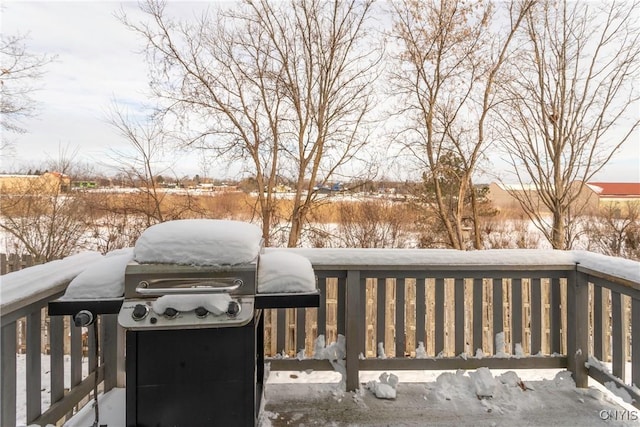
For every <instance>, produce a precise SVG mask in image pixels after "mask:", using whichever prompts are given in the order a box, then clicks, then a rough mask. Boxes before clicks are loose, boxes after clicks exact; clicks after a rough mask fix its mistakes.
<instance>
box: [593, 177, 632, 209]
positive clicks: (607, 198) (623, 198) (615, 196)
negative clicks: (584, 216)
mask: <svg viewBox="0 0 640 427" xmlns="http://www.w3.org/2000/svg"><path fill="white" fill-rule="evenodd" d="M587 187H588V188H589V189H590V190H591V191H593V192H594V194H596V195H597V196H598V200H599V204H600V205H602V204H604V203H616V202H622V203H626V202H640V182H589V183H588V184H587Z"/></svg>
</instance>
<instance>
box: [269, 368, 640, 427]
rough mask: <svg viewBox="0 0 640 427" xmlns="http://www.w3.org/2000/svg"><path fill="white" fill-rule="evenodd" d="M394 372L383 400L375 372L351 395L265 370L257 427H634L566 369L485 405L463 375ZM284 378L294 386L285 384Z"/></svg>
mask: <svg viewBox="0 0 640 427" xmlns="http://www.w3.org/2000/svg"><path fill="white" fill-rule="evenodd" d="M471 372H472V371H471ZM506 372H507V371H501V370H492V371H491V373H492V374H493V377H494V378H496V379H498V378H504V379H505V382H507V383H509V381H507V380H506V379H508V378H510V377H513V376H512V375H510V374H505V373H506ZM395 373H396V374H397V375H398V376H399V377H400V383H399V385H398V388H397V398H396V399H395V400H383V399H377V398H376V397H375V396H374V395H373V394H372V393H371V391H369V390H368V389H366V387H365V386H364V385H365V384H366V383H367V382H368V381H371V380H374V379H377V377H378V376H379V375H380V372H375V373H361V376H360V380H361V382H363V387H361V389H360V391H359V392H356V393H345V392H340V391H338V389H337V384H327V383H325V384H309V383H306V382H305V381H308V379H307V378H304V377H306V374H305V373H304V372H302V373H300V372H295V373H294V372H291V373H288V372H272V373H271V375H272V376H275V378H273V380H272V381H270V383H269V384H268V385H267V387H266V390H265V398H266V403H265V410H264V411H263V414H262V417H261V426H262V427H280V426H290V425H298V426H300V425H305V426H328V425H331V426H451V425H455V426H575V425H580V426H602V425H607V424H609V425H615V426H625V425H629V426H638V425H640V421H639V420H640V410H637V409H636V408H633V407H631V406H630V405H627V404H624V402H621V401H620V400H619V399H618V398H616V397H615V396H612V395H610V394H609V393H607V391H606V389H604V388H603V387H602V386H600V384H597V383H596V382H595V381H593V382H591V381H590V384H589V385H590V388H589V389H577V388H575V385H574V383H573V381H572V380H571V379H570V376H569V373H568V372H566V371H565V372H562V373H561V374H560V375H559V377H556V374H557V373H558V371H556V370H533V371H525V370H520V371H517V375H518V376H519V377H520V378H521V379H522V380H523V382H524V384H525V385H526V387H527V390H522V388H521V387H520V386H517V385H514V384H502V383H500V382H499V381H498V383H499V384H498V385H497V386H496V389H495V393H494V396H493V398H488V399H479V398H478V397H477V396H476V393H475V389H474V382H473V381H472V379H471V378H470V377H469V375H468V373H465V372H462V371H461V372H460V373H458V374H456V373H455V372H453V371H448V373H444V372H443V371H437V372H436V371H419V372H395ZM443 374H444V375H443ZM287 376H288V377H289V381H293V383H285V382H284V381H285V379H286V377H287ZM292 377H293V378H292ZM296 377H297V378H296ZM438 377H439V378H438ZM298 379H301V381H300V382H297V383H296V382H295V381H297V380H298ZM415 379H418V380H419V381H423V382H413V380H415ZM410 381H411V382H410ZM592 383H593V384H592ZM529 388H531V389H529ZM614 416H615V417H617V420H615V421H614V420H613V419H612V418H613V417H614ZM607 418H608V419H609V420H608V421H607V420H605V419H607Z"/></svg>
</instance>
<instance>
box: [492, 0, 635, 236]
mask: <svg viewBox="0 0 640 427" xmlns="http://www.w3.org/2000/svg"><path fill="white" fill-rule="evenodd" d="M638 12H640V7H639V3H638V2H637V1H632V2H617V1H610V2H609V1H604V2H574V1H566V0H562V1H550V0H545V1H541V2H539V4H537V5H536V7H535V8H532V9H531V10H530V11H529V13H528V14H527V20H526V28H525V29H526V31H524V32H523V36H522V37H521V38H520V39H519V42H520V43H521V44H522V46H523V49H521V50H520V53H519V55H517V56H515V55H514V56H513V57H512V58H511V60H512V61H513V63H514V65H516V66H515V67H514V68H513V69H512V75H511V79H510V80H509V81H508V84H506V85H505V86H504V89H505V91H506V98H505V103H504V106H505V107H506V108H504V109H502V114H501V125H502V126H501V129H500V132H501V133H502V135H503V138H502V142H503V147H504V150H505V152H506V155H507V157H508V159H509V161H510V162H511V165H512V169H513V174H514V176H515V178H516V179H517V180H518V181H519V182H520V184H522V186H523V187H524V186H533V191H528V192H523V191H514V192H513V193H512V194H513V196H514V197H515V198H516V199H517V200H518V201H519V202H520V204H521V206H522V208H523V210H524V211H525V212H526V213H527V215H528V216H529V218H530V219H531V220H532V221H533V222H534V223H535V224H536V226H537V227H538V228H539V229H540V230H541V231H542V233H543V234H544V236H545V238H546V239H548V240H549V242H550V243H551V245H552V246H553V247H554V248H556V249H565V248H569V247H570V245H571V242H572V241H573V240H574V239H575V235H574V233H573V232H572V230H571V228H570V227H568V225H569V224H572V223H573V222H574V219H575V218H576V217H577V216H579V215H580V214H581V212H582V210H583V209H584V207H585V206H586V204H584V203H582V202H581V199H580V197H581V194H583V188H584V186H585V185H586V183H587V182H588V181H589V180H591V179H592V177H593V176H594V175H595V174H596V173H597V172H599V171H600V170H601V169H602V168H603V167H604V166H605V165H606V164H607V162H608V161H609V160H610V159H611V157H612V156H613V154H614V153H615V152H616V151H617V149H618V148H620V146H621V145H622V144H624V143H625V142H626V141H628V140H629V139H630V138H631V136H632V135H637V133H636V130H637V128H638V125H639V124H640V118H639V116H638V114H637V112H638V101H639V93H640V92H639V90H638V86H637V76H638V71H639V68H638V67H639V65H640V39H639V37H640V31H639V28H638V23H637V19H636V18H634V16H637V15H638ZM539 203H540V204H542V206H544V207H545V208H546V209H544V210H548V211H550V212H551V219H550V220H549V219H548V217H547V216H546V214H545V213H544V212H541V210H540V209H539V208H538V206H537V205H538V204H539Z"/></svg>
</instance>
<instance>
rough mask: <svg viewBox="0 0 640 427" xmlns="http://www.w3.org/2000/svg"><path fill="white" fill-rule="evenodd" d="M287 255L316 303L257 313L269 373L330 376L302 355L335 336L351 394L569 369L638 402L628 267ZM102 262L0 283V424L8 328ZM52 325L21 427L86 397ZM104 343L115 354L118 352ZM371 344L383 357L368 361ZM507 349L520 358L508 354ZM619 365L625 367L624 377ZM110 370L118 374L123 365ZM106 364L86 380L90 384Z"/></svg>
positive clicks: (110, 332)
mask: <svg viewBox="0 0 640 427" xmlns="http://www.w3.org/2000/svg"><path fill="white" fill-rule="evenodd" d="M272 250H273V249H266V252H267V253H268V252H270V251H272ZM279 250H281V249H279ZM286 250H287V251H292V252H294V253H297V254H300V255H303V256H305V257H306V258H308V259H309V260H310V261H311V263H312V265H313V267H314V269H315V273H316V276H317V278H318V287H319V289H320V292H321V304H320V308H319V309H288V310H285V309H280V310H271V311H270V310H265V313H264V316H265V320H266V322H265V325H266V326H265V328H266V330H265V353H266V355H267V356H272V355H275V354H276V353H280V354H282V355H284V356H285V357H284V358H280V359H270V362H271V370H278V369H281V370H282V369H284V370H292V369H302V370H304V369H335V367H334V366H333V365H335V363H334V364H333V365H332V364H331V363H330V362H328V361H327V360H318V359H313V358H311V357H312V355H313V352H314V349H313V345H314V344H313V343H314V342H315V341H316V339H317V337H318V336H320V335H323V336H325V337H326V338H327V343H328V344H329V345H330V344H331V343H332V342H335V341H336V340H337V338H338V336H339V335H342V336H344V337H345V346H346V352H345V353H346V356H345V358H344V361H343V362H344V363H343V364H340V366H341V370H342V369H343V368H344V376H345V384H346V387H347V388H348V389H355V388H357V387H358V386H359V384H358V372H359V371H360V370H394V369H457V368H462V369H465V368H466V369H474V368H477V367H481V366H486V367H489V368H541V367H554V368H563V367H566V368H569V369H570V370H571V371H572V372H573V374H574V378H575V379H576V383H577V385H578V386H585V385H586V378H587V375H592V376H594V377H596V379H598V380H600V381H606V382H611V378H610V377H613V378H617V380H618V381H617V382H615V384H617V386H619V387H624V388H625V390H627V392H628V393H629V394H630V396H631V398H632V399H636V403H635V404H636V405H638V403H637V401H638V400H640V399H638V393H637V388H634V387H633V384H636V385H637V384H639V383H640V342H635V341H637V340H635V341H633V342H630V341H631V340H630V337H631V335H632V333H633V332H635V335H637V334H638V333H640V332H638V331H640V316H638V315H637V313H640V263H638V262H634V261H630V260H624V259H619V258H614V257H608V256H604V255H598V254H593V253H589V252H584V251H551V250H487V251H470V252H465V251H456V250H418V249H286ZM101 258H102V257H101V256H100V255H98V254H95V253H85V254H79V255H75V256H73V257H69V258H66V259H65V260H61V261H55V262H50V263H47V264H44V265H41V266H38V267H32V268H29V269H25V270H23V271H20V272H16V273H10V274H7V275H4V276H2V277H1V278H0V280H1V281H2V286H0V301H1V311H2V344H3V346H2V377H3V381H2V408H1V409H2V420H1V421H2V425H3V426H5V425H6V426H12V425H15V414H16V410H15V406H16V398H15V379H16V373H15V359H16V358H15V352H16V346H15V342H16V330H17V328H16V321H17V320H18V318H26V319H27V325H28V324H29V323H30V322H33V323H32V325H35V324H38V325H39V323H40V312H41V308H42V307H45V306H46V305H47V303H48V301H49V300H52V299H55V298H57V297H59V296H60V295H61V294H62V293H63V292H64V289H65V288H66V286H67V284H68V283H69V281H70V280H71V279H72V278H73V277H75V276H77V275H78V274H80V272H82V271H83V270H85V269H88V268H91V265H92V264H93V263H94V262H96V261H99V260H100V259H101ZM114 292H116V293H117V292H118V291H117V290H115V291H114ZM122 293H123V292H121V294H122ZM498 301H506V302H507V304H506V305H503V304H500V303H498ZM609 307H611V314H610V317H611V320H609V314H608V313H609V311H608V310H609ZM494 308H495V309H494ZM631 313H633V315H632V316H631ZM105 317H108V316H105ZM105 317H103V320H104V319H105ZM36 322H37V323H36ZM590 322H592V323H590ZM564 324H566V329H563V325H564ZM50 325H51V326H49V327H50V328H51V329H50V330H49V332H48V335H49V337H50V339H51V346H52V349H51V352H52V366H51V370H52V376H51V377H52V380H51V381H52V385H51V389H52V399H51V401H52V402H53V403H52V405H51V407H50V408H49V409H48V410H45V411H43V409H44V408H41V406H40V404H37V405H36V404H34V403H27V405H28V408H27V410H26V414H27V416H26V418H27V420H26V421H27V423H32V422H44V421H47V422H56V421H57V420H56V421H52V420H53V418H54V415H55V416H57V415H60V418H58V419H61V418H64V416H65V414H66V412H64V410H65V409H66V408H67V407H68V405H69V404H70V403H69V402H70V400H69V398H71V399H73V400H74V401H75V402H76V403H77V402H79V401H80V400H83V399H84V398H85V397H86V396H87V395H89V394H90V390H91V387H90V386H91V384H88V381H87V378H85V379H84V380H83V379H82V378H81V377H80V376H79V375H78V374H77V368H72V372H76V373H75V374H73V373H72V376H74V378H73V380H74V381H72V382H73V383H74V384H73V385H72V387H71V390H70V391H69V392H68V393H67V394H66V395H65V393H64V389H63V386H61V385H60V381H61V380H60V377H61V375H62V374H60V375H58V374H57V373H56V370H62V371H63V368H62V367H61V366H62V365H61V363H60V362H59V361H60V360H61V358H62V354H63V351H62V343H61V342H62V340H63V339H64V333H63V329H62V325H61V323H59V322H58V320H55V321H54V320H53V319H52V321H51V322H50ZM102 327H103V330H102V331H101V334H100V335H103V333H104V336H106V337H109V336H111V337H113V336H116V334H117V332H116V330H117V329H118V326H117V322H115V320H113V319H110V320H106V321H104V322H102ZM27 329H28V330H27V332H26V334H27V341H28V344H27V358H28V362H27V363H29V364H30V366H36V365H37V366H38V369H37V371H38V372H39V364H38V363H39V362H38V361H39V360H40V358H39V348H40V345H39V342H40V341H39V340H40V328H39V327H38V328H33V326H32V327H31V329H30V330H29V326H27ZM77 329H79V328H71V331H72V332H71V333H72V340H73V342H74V343H75V344H72V347H73V348H75V349H76V353H74V354H75V356H72V358H74V357H75V358H76V359H78V358H79V357H82V344H81V340H82V337H81V334H80V333H78V331H76V330H77ZM36 331H37V332H36ZM74 331H75V332H74ZM561 332H562V333H561ZM500 333H506V334H507V335H508V339H506V342H505V344H506V348H504V350H505V351H506V353H505V354H497V352H496V347H497V345H496V343H495V342H494V340H495V337H496V335H497V334H500ZM55 340H59V341H60V342H56V341H55ZM90 341H91V340H90ZM610 342H611V348H610V349H608V345H609V343H610ZM380 343H381V344H382V345H380V346H379V344H380ZM421 343H422V344H421ZM103 344H104V343H103ZM107 347H108V350H109V351H111V352H113V351H114V349H115V348H116V345H113V346H107ZM631 347H632V348H631ZM379 348H382V351H383V352H384V353H385V354H384V356H386V357H384V358H383V357H377V356H378V354H377V353H378V349H379ZM516 348H518V349H524V350H523V351H520V350H518V354H516ZM33 349H38V350H37V351H35V352H34V351H33ZM77 349H80V350H79V352H78V351H77ZM101 349H102V350H104V349H105V346H104V345H101ZM301 349H304V351H302V352H301V351H300V350H301ZM385 349H386V350H385ZM629 350H631V351H629ZM11 353H13V356H12V355H11ZM54 353H55V356H53V355H54ZM90 353H91V352H90ZM78 355H79V356H78ZM478 355H480V357H478ZM287 356H288V357H287ZM296 356H297V357H296ZM497 356H506V357H497ZM516 356H517V357H516ZM589 356H593V357H594V358H597V359H598V360H605V359H607V358H610V359H611V366H612V369H611V372H610V373H609V376H607V377H602V376H601V375H600V374H599V369H598V367H597V366H594V365H593V364H591V365H589V364H587V365H585V363H586V362H587V358H588V357H589ZM100 357H102V356H100ZM116 357H118V358H119V359H121V358H122V357H123V354H122V353H118V354H117V355H116ZM628 361H630V362H631V373H629V372H626V371H625V366H626V363H625V362H628ZM114 365H117V366H122V360H118V363H115V364H114ZM78 366H80V364H78ZM115 368H116V367H115V366H110V365H109V364H106V365H104V366H103V369H105V370H106V369H112V370H115ZM103 369H100V370H99V372H97V373H96V374H95V375H97V376H98V377H99V378H100V379H101V378H102V377H103V376H104V375H105V374H104V371H103ZM35 371H36V370H35V369H29V370H28V373H27V380H26V381H27V394H29V395H35V394H37V393H39V391H40V389H41V384H40V376H39V375H37V374H36V373H35ZM629 374H630V375H629ZM108 376H109V377H110V378H113V374H108ZM625 378H630V380H626V379H625ZM92 379H93V378H90V380H92ZM54 382H55V384H54ZM113 383H114V381H111V384H109V385H108V386H107V387H111V386H113ZM105 388H106V387H105ZM634 393H635V394H634ZM36 400H38V401H39V399H35V398H33V399H31V398H27V399H26V401H27V402H32V401H33V402H35V401H36ZM62 402H65V403H64V404H63V403H62ZM67 412H68V410H67Z"/></svg>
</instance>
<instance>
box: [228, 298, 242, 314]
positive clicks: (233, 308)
mask: <svg viewBox="0 0 640 427" xmlns="http://www.w3.org/2000/svg"><path fill="white" fill-rule="evenodd" d="M238 313H240V304H238V302H237V301H229V306H228V307H227V316H229V317H236V316H237V315H238Z"/></svg>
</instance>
